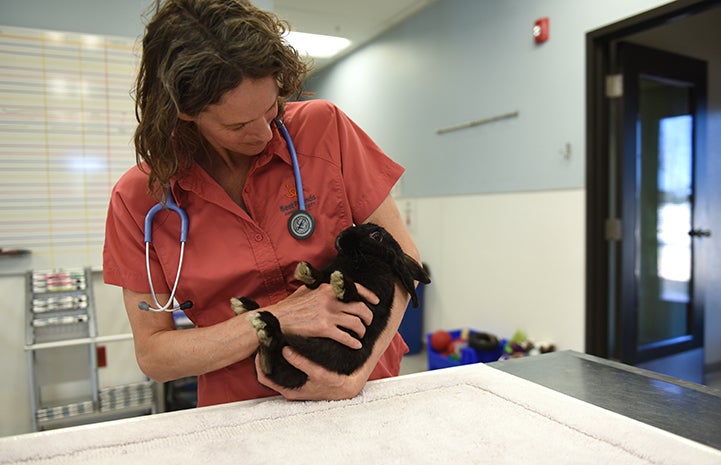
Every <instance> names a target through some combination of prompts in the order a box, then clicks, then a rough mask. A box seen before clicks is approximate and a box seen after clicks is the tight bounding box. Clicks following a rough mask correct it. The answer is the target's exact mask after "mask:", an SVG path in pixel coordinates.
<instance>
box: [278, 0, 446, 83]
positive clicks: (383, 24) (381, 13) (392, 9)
mask: <svg viewBox="0 0 721 465" xmlns="http://www.w3.org/2000/svg"><path fill="white" fill-rule="evenodd" d="M436 1H437V0H363V1H358V0H273V11H274V12H275V13H276V14H277V15H278V16H280V17H281V18H283V19H285V20H287V21H288V22H289V23H290V25H291V27H292V30H294V31H298V32H308V33H313V34H324V35H333V36H341V37H345V38H346V39H349V40H350V41H351V42H352V44H351V46H350V47H349V48H347V49H346V50H344V51H343V52H342V53H341V54H339V55H336V56H335V57H333V58H330V59H319V58H316V59H314V63H315V69H316V70H318V69H321V68H323V67H324V66H327V65H329V64H330V63H332V62H333V61H335V60H338V59H339V58H340V57H342V56H344V55H347V54H348V53H350V52H352V51H353V50H355V49H357V48H359V47H360V46H362V45H363V44H365V43H367V42H369V41H371V40H372V39H374V38H375V37H377V36H379V35H380V34H382V33H384V32H385V31H387V30H388V29H390V28H392V27H393V26H395V25H396V24H398V23H400V22H402V21H403V20H405V19H406V18H408V17H410V16H412V15H414V14H415V13H417V12H419V11H420V10H422V9H423V8H425V7H427V6H429V5H431V4H432V3H435V2H436Z"/></svg>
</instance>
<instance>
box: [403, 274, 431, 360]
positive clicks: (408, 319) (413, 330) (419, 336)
mask: <svg viewBox="0 0 721 465" xmlns="http://www.w3.org/2000/svg"><path fill="white" fill-rule="evenodd" d="M425 287H426V285H425V284H423V283H419V284H418V287H416V294H418V307H416V308H413V303H412V302H408V307H406V313H405V314H404V315H403V320H402V321H401V325H400V326H399V327H398V332H399V333H401V336H403V340H404V341H406V344H408V349H409V351H408V354H417V353H419V352H420V351H421V349H422V348H423V290H424V289H425Z"/></svg>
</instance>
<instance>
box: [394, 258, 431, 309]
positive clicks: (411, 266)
mask: <svg viewBox="0 0 721 465" xmlns="http://www.w3.org/2000/svg"><path fill="white" fill-rule="evenodd" d="M398 261H399V262H400V263H396V274H397V275H398V278H400V281H401V284H403V287H404V288H405V290H406V291H407V292H408V294H410V296H411V302H412V303H413V307H417V306H418V294H417V293H416V287H415V285H414V280H417V281H419V282H422V283H423V284H428V283H430V282H431V279H430V277H429V276H428V273H426V271H425V270H424V269H423V267H422V266H421V265H419V264H418V262H417V261H415V260H414V259H413V257H411V256H410V255H408V254H405V253H404V254H403V256H402V257H399V260H398Z"/></svg>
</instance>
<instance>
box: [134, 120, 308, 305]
mask: <svg viewBox="0 0 721 465" xmlns="http://www.w3.org/2000/svg"><path fill="white" fill-rule="evenodd" d="M275 125H276V127H277V128H278V131H280V133H281V135H282V136H283V139H285V143H286V145H287V146H288V151H289V152H290V158H291V162H292V164H293V176H294V178H295V190H296V193H297V194H298V209H297V210H295V211H294V212H293V213H291V215H290V218H289V219H288V232H290V235H291V236H293V237H294V238H296V239H298V240H304V239H308V238H309V237H310V236H311V234H313V231H314V230H315V219H314V218H313V216H312V215H311V214H310V213H309V212H308V211H307V210H306V209H305V196H304V195H303V180H302V179H301V177H300V167H299V165H298V155H297V154H296V152H295V145H294V144H293V139H291V137H290V134H289V133H288V129H286V127H285V125H284V124H283V122H282V121H280V120H278V119H277V120H275ZM161 210H170V211H173V212H175V213H177V214H178V216H180V257H179V258H178V271H177V273H176V274H175V283H173V290H172V291H171V292H170V297H168V301H167V302H166V303H165V305H160V302H159V301H158V296H157V295H156V294H155V288H154V286H153V277H152V275H151V273H150V244H151V243H152V242H153V219H154V217H155V214H156V213H158V212H159V211H161ZM144 239H145V270H146V271H147V273H148V284H149V285H150V295H151V296H152V297H153V303H154V304H155V307H152V306H151V305H150V304H148V303H147V302H145V301H143V302H140V303H139V304H138V308H139V309H140V310H149V311H151V312H174V311H176V310H187V309H189V308H192V306H193V302H191V301H190V300H186V301H185V302H183V303H181V304H177V303H176V301H175V291H176V290H177V289H178V282H179V281H180V270H181V269H182V268H183V256H184V255H185V242H186V241H187V240H188V214H187V213H186V212H185V210H183V209H182V208H180V207H179V206H178V203H177V202H176V201H175V196H174V195H173V191H172V189H170V188H168V197H167V199H166V200H165V204H163V203H162V202H158V203H157V204H155V205H153V207H152V208H151V209H150V210H148V213H147V215H145V224H144Z"/></svg>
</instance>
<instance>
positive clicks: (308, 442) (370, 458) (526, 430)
mask: <svg viewBox="0 0 721 465" xmlns="http://www.w3.org/2000/svg"><path fill="white" fill-rule="evenodd" d="M9 463H27V464H53V465H55V464H64V463H68V464H93V465H98V464H123V465H127V464H134V463H152V464H153V465H165V464H168V465H178V464H185V463H188V464H193V465H197V464H201V463H213V464H233V465H238V464H263V465H268V464H293V465H295V464H325V463H344V464H345V463H347V464H363V465H367V464H414V465H415V464H432V465H445V464H454V465H456V464H457V465H461V464H462V465H465V464H474V463H479V464H492V465H504V464H508V465H519V464H553V465H563V464H569V465H570V464H572V465H578V464H603V465H607V464H616V465H636V464H668V465H673V464H678V465H681V464H683V465H686V464H695V465H719V464H721V451H718V450H715V449H712V448H709V447H706V446H703V445H701V444H698V443H695V442H693V441H689V440H687V439H684V438H681V437H679V436H676V435H673V434H671V433H668V432H665V431H662V430H660V429H657V428H654V427H651V426H649V425H646V424H643V423H640V422H638V421H635V420H631V419H629V418H626V417H623V416H621V415H618V414H615V413H613V412H610V411H607V410H604V409H601V408H599V407H596V406H593V405H590V404H587V403H584V402H582V401H580V400H577V399H574V398H571V397H568V396H566V395H563V394H560V393H558V392H555V391H551V390H549V389H547V388H544V387H542V386H539V385H537V384H534V383H531V382H529V381H526V380H523V379H520V378H517V377H515V376H513V375H510V374H507V373H503V372H501V371H498V370H496V369H493V368H490V367H488V366H486V365H467V366H461V367H458V368H450V369H445V370H437V371H433V372H427V373H420V374H416V375H409V376H403V377H399V378H394V379H387V380H381V381H374V382H371V383H368V385H367V386H366V388H365V389H364V391H363V392H362V393H361V394H360V395H359V396H358V397H356V398H354V399H351V400H347V401H336V402H288V401H285V400H283V399H281V398H271V399H263V400H257V401H249V402H239V403H234V404H227V405H222V406H214V407H208V408H201V409H194V410H186V411H180V412H171V413H166V414H161V415H154V416H152V417H142V418H134V419H129V420H119V421H115V422H109V423H105V424H100V425H88V426H81V427H75V428H68V429H65V430H57V431H49V432H45V433H34V434H29V435H23V436H16V437H12V438H5V439H0V464H9Z"/></svg>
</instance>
